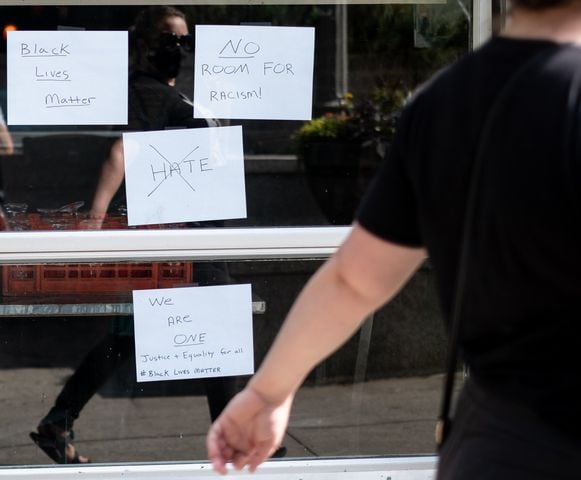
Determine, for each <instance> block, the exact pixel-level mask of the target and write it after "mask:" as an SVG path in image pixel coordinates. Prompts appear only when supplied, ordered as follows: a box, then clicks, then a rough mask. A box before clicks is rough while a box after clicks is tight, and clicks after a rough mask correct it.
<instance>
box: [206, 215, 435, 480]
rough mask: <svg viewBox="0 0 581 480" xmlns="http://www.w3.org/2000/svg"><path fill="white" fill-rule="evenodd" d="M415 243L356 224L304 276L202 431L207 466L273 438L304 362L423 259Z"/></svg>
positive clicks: (259, 456) (280, 431) (346, 331)
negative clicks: (270, 337)
mask: <svg viewBox="0 0 581 480" xmlns="http://www.w3.org/2000/svg"><path fill="white" fill-rule="evenodd" d="M425 257H426V254H425V251H424V250H423V249H416V248H408V247H402V246H398V245H395V244H393V243H390V242H386V241H384V240H382V239H380V238H377V237H375V236H374V235H372V234H371V233H369V232H367V231H366V230H365V229H363V228H362V227H361V226H358V225H357V224H356V225H355V226H354V227H353V230H352V232H351V234H350V235H349V237H348V238H347V240H346V241H345V243H344V244H343V245H342V246H341V248H340V249H339V250H338V252H337V253H336V254H335V255H334V256H333V257H332V258H331V259H330V260H329V261H328V262H326V263H325V264H324V265H323V267H321V269H319V271H318V272H317V273H316V274H315V275H314V276H313V278H312V279H311V280H310V281H309V283H308V284H307V286H306V287H305V289H304V290H303V292H302V293H301V294H300V295H299V297H298V299H297V301H296V302H295V304H294V305H293V307H292V309H291V311H290V312H289V314H288V316H287V319H286V320H285V323H284V325H283V327H282V328H281V330H280V332H279V334H278V336H277V338H276V340H275V342H274V344H273V346H272V347H271V349H270V351H269V353H268V355H267V357H266V359H265V360H264V362H263V364H262V366H261V367H260V369H259V370H258V372H257V373H256V374H255V376H254V377H253V378H252V379H251V381H250V382H249V384H248V387H247V388H246V389H245V390H244V391H243V392H242V393H241V394H239V395H238V396H237V397H235V398H234V400H233V401H232V402H231V404H230V405H229V406H228V407H227V408H226V410H225V411H224V412H223V413H222V415H221V416H220V417H219V418H218V419H217V420H216V422H215V424H214V426H213V427H212V428H211V429H210V432H209V435H208V454H209V457H210V459H211V460H212V463H213V464H214V468H215V469H216V470H217V471H219V472H221V473H225V472H226V469H225V462H227V461H234V465H235V466H236V467H237V468H242V467H244V466H245V465H249V467H250V469H251V470H252V469H254V468H256V466H258V464H259V463H261V462H262V461H264V460H265V459H266V458H267V457H268V455H269V454H271V453H272V451H273V450H274V449H275V448H276V447H277V446H278V444H279V443H280V441H281V439H282V436H283V435H284V430H285V429H286V424H287V421H288V414H289V411H290V405H291V404H292V400H293V398H294V395H295V393H296V391H297V389H298V388H299V386H300V384H301V383H302V382H303V380H304V378H305V377H306V376H307V374H308V373H309V372H310V371H311V369H312V368H313V367H314V366H315V365H316V364H317V363H319V362H320V361H321V360H322V359H323V358H325V357H327V356H328V355H330V354H331V353H332V352H334V351H335V350H336V349H337V348H338V347H340V346H341V345H342V344H343V343H344V342H345V341H346V340H347V339H348V338H349V337H351V335H353V333H354V332H355V331H356V330H357V328H358V327H359V326H360V324H361V322H362V321H363V319H364V318H365V317H366V316H367V315H369V314H370V313H371V312H373V311H375V310H376V309H377V308H379V307H380V306H381V305H383V304H384V303H385V302H386V301H388V300H389V299H391V298H392V297H393V296H394V295H395V294H396V293H397V292H398V290H399V289H400V288H401V287H402V286H403V285H404V284H405V283H406V281H407V280H408V279H409V277H410V276H411V275H412V274H413V273H414V272H415V270H416V269H417V268H418V266H419V265H420V264H421V263H422V261H423V260H424V259H425Z"/></svg>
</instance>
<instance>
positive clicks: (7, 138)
mask: <svg viewBox="0 0 581 480" xmlns="http://www.w3.org/2000/svg"><path fill="white" fill-rule="evenodd" d="M13 153H14V143H13V141H12V135H10V132H9V131H8V128H7V127H6V124H5V123H3V122H0V154H2V155H12V154H13Z"/></svg>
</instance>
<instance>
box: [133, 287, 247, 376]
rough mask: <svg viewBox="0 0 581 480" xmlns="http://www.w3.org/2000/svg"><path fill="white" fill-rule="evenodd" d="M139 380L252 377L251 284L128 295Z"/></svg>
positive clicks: (137, 291)
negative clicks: (132, 314) (132, 317)
mask: <svg viewBox="0 0 581 480" xmlns="http://www.w3.org/2000/svg"><path fill="white" fill-rule="evenodd" d="M133 311H134V316H135V360H136V362H135V363H136V366H137V372H136V373H137V381H138V382H153V381H156V380H181V379H185V378H208V377H226V376H232V375H248V374H251V373H254V353H253V340H252V293H251V287H250V285H246V284H245V285H223V286H216V287H188V288H174V289H157V290H135V291H134V292H133Z"/></svg>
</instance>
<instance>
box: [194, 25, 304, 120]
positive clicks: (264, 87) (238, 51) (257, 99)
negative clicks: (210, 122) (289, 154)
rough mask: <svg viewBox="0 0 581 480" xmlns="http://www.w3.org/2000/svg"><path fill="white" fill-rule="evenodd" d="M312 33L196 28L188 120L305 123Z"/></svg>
mask: <svg viewBox="0 0 581 480" xmlns="http://www.w3.org/2000/svg"><path fill="white" fill-rule="evenodd" d="M314 49H315V30H314V28H311V27H264V26H246V25H243V26H217V25H197V26H196V53H195V66H194V70H195V72H194V78H195V85H194V117H196V118H209V117H212V118H234V119H264V120H310V119H311V117H312V97H313V61H314Z"/></svg>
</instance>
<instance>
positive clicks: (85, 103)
mask: <svg viewBox="0 0 581 480" xmlns="http://www.w3.org/2000/svg"><path fill="white" fill-rule="evenodd" d="M127 38H128V37H127V32H105V31H100V32H86V31H50V32H45V31H39V32H35V31H14V32H8V39H7V52H6V55H7V71H8V76H7V94H8V103H7V107H8V112H7V113H8V123H9V124H11V125H126V124H127V90H128V87H127V75H128V74H127V72H128V67H127V65H128V57H127V51H128V50H127V48H128V46H127V42H128V40H127Z"/></svg>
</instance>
